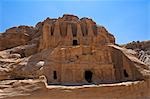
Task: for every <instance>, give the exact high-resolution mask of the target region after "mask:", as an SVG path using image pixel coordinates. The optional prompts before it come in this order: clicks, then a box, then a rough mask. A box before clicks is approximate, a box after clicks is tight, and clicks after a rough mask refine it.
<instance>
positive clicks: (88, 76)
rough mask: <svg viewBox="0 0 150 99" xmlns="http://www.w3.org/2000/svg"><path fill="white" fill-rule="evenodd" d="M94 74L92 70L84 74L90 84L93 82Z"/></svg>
mask: <svg viewBox="0 0 150 99" xmlns="http://www.w3.org/2000/svg"><path fill="white" fill-rule="evenodd" d="M92 76H93V73H92V72H91V71H90V70H87V71H85V72H84V78H85V80H86V81H87V82H88V83H91V82H92Z"/></svg>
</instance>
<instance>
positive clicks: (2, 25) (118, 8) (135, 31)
mask: <svg viewBox="0 0 150 99" xmlns="http://www.w3.org/2000/svg"><path fill="white" fill-rule="evenodd" d="M63 14H74V15H77V16H79V18H81V17H90V18H92V19H93V20H94V21H95V22H96V23H97V24H99V25H103V26H105V27H106V28H107V30H108V31H109V32H110V33H112V34H113V35H114V36H115V37H116V42H117V43H119V44H123V43H127V42H131V41H137V40H139V41H142V40H150V0H0V32H4V31H5V30H6V29H8V28H10V27H12V26H18V25H32V26H34V25H35V24H36V23H37V22H39V21H43V20H44V19H46V18H47V17H50V18H58V17H60V16H62V15H63Z"/></svg>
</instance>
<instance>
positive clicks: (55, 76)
mask: <svg viewBox="0 0 150 99" xmlns="http://www.w3.org/2000/svg"><path fill="white" fill-rule="evenodd" d="M53 79H55V80H56V79H57V72H56V71H53Z"/></svg>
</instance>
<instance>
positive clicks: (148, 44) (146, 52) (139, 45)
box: [122, 41, 150, 68]
mask: <svg viewBox="0 0 150 99" xmlns="http://www.w3.org/2000/svg"><path fill="white" fill-rule="evenodd" d="M122 46H123V47H125V48H127V49H132V50H134V51H135V52H136V56H137V58H138V59H139V60H141V61H142V62H144V63H145V64H146V65H148V66H149V68H150V41H142V42H140V41H137V42H135V41H133V42H131V43H128V44H124V45H122Z"/></svg>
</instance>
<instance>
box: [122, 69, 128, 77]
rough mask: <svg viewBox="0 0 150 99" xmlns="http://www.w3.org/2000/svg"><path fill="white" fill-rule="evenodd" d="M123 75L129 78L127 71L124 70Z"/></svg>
mask: <svg viewBox="0 0 150 99" xmlns="http://www.w3.org/2000/svg"><path fill="white" fill-rule="evenodd" d="M123 74H124V77H129V74H128V73H127V71H126V70H125V69H124V70H123Z"/></svg>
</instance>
